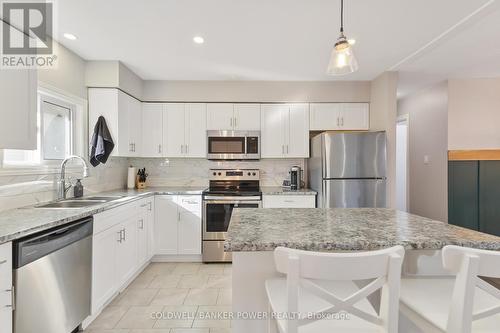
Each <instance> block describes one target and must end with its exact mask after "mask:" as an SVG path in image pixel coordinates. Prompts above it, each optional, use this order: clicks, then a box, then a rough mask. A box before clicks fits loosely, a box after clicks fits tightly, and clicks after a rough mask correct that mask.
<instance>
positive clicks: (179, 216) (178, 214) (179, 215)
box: [177, 212, 181, 221]
mask: <svg viewBox="0 0 500 333" xmlns="http://www.w3.org/2000/svg"><path fill="white" fill-rule="evenodd" d="M180 220H181V212H177V221H180Z"/></svg>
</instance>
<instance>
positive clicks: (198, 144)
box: [184, 103, 207, 158]
mask: <svg viewBox="0 0 500 333" xmlns="http://www.w3.org/2000/svg"><path fill="white" fill-rule="evenodd" d="M185 112H186V118H185V121H186V123H185V125H184V126H185V138H186V139H185V140H186V141H185V144H186V149H185V157H200V158H206V157H207V106H206V104H202V103H195V104H186V109H185Z"/></svg>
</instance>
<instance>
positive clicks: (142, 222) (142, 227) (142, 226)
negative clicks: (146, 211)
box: [139, 219, 144, 229]
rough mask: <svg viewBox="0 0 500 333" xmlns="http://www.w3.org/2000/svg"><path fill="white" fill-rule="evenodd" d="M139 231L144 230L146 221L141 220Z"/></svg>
mask: <svg viewBox="0 0 500 333" xmlns="http://www.w3.org/2000/svg"><path fill="white" fill-rule="evenodd" d="M139 229H144V219H140V220H139Z"/></svg>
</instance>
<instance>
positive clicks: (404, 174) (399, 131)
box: [396, 114, 409, 212]
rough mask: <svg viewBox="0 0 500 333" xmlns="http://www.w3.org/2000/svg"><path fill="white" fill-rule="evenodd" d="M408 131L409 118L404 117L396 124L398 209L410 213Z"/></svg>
mask: <svg viewBox="0 0 500 333" xmlns="http://www.w3.org/2000/svg"><path fill="white" fill-rule="evenodd" d="M408 129H409V117H408V115H407V114H406V115H402V116H399V117H398V118H397V122H396V209H397V210H401V211H403V212H407V211H408V208H409V207H408V206H409V195H408V169H409V163H408V134H409V133H408Z"/></svg>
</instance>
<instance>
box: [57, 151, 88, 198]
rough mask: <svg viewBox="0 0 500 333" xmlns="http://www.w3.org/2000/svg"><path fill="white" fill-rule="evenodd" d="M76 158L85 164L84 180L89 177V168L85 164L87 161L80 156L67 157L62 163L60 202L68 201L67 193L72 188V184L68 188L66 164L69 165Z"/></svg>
mask: <svg viewBox="0 0 500 333" xmlns="http://www.w3.org/2000/svg"><path fill="white" fill-rule="evenodd" d="M75 158H76V159H77V160H80V161H81V162H82V164H83V178H87V177H88V176H89V167H88V166H87V162H85V160H84V159H83V158H81V157H80V156H76V155H71V156H68V157H66V158H65V159H64V161H62V163H61V176H60V180H59V188H58V190H57V199H58V200H61V199H66V192H67V191H68V190H69V188H70V187H71V184H70V185H69V186H68V187H66V163H68V161H69V160H72V159H75Z"/></svg>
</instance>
